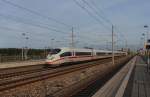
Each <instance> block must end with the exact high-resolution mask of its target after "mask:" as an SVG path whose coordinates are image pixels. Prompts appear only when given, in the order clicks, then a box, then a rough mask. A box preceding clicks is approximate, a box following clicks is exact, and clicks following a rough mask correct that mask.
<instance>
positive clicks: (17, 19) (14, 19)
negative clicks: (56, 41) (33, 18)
mask: <svg viewBox="0 0 150 97" xmlns="http://www.w3.org/2000/svg"><path fill="white" fill-rule="evenodd" d="M0 17H3V18H5V19H9V20H13V21H15V22H19V23H23V24H27V25H31V26H34V27H39V28H43V29H47V30H51V31H55V32H62V33H66V32H64V31H61V30H58V29H54V28H50V27H47V26H43V25H40V24H37V23H36V24H35V23H32V22H29V21H23V20H22V19H21V18H18V17H15V18H14V17H12V16H10V15H4V14H0Z"/></svg>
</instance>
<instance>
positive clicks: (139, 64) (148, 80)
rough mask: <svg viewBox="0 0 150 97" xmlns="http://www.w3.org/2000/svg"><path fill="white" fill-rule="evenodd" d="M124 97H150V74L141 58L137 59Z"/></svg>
mask: <svg viewBox="0 0 150 97" xmlns="http://www.w3.org/2000/svg"><path fill="white" fill-rule="evenodd" d="M123 97H150V73H148V72H147V64H146V63H145V62H144V61H143V59H142V58H141V57H137V60H136V64H135V68H134V70H133V72H132V74H131V76H130V79H129V82H128V85H127V87H126V89H125V92H124V95H123Z"/></svg>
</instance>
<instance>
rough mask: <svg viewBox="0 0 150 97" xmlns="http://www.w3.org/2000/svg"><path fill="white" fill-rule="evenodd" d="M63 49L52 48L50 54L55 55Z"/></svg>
mask: <svg viewBox="0 0 150 97" xmlns="http://www.w3.org/2000/svg"><path fill="white" fill-rule="evenodd" d="M60 51H61V49H52V50H51V51H50V52H49V54H50V55H54V54H58V53H59V52H60Z"/></svg>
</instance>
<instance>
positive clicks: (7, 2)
mask: <svg viewBox="0 0 150 97" xmlns="http://www.w3.org/2000/svg"><path fill="white" fill-rule="evenodd" d="M1 1H3V2H4V3H6V4H9V5H12V6H14V7H17V8H19V9H22V10H24V11H27V12H30V13H32V14H34V15H37V16H39V17H42V18H45V19H48V20H51V21H54V22H56V23H58V24H61V25H64V26H66V27H69V28H71V27H72V26H70V25H68V24H66V23H64V22H61V21H59V20H57V19H54V18H52V17H49V16H45V15H43V14H41V13H39V12H37V11H34V10H31V9H29V8H26V7H23V6H21V5H19V4H15V3H13V2H10V1H9V0H1Z"/></svg>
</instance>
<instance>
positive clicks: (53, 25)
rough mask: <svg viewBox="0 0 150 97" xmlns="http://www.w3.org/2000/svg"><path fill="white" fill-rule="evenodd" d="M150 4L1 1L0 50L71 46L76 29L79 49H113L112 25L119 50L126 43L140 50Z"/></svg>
mask: <svg viewBox="0 0 150 97" xmlns="http://www.w3.org/2000/svg"><path fill="white" fill-rule="evenodd" d="M84 1H86V2H88V4H90V6H92V7H93V8H94V9H95V10H96V12H97V13H98V14H99V16H98V15H97V14H96V13H95V12H94V11H93V10H92V9H91V8H90V7H89V6H88V5H87V4H86V3H85V2H84ZM76 2H78V3H79V4H80V5H81V6H82V7H80V6H79V5H78V4H77V3H76ZM16 5H19V7H18V6H17V7H16ZM149 5H150V0H0V48H15V47H18V48H21V47H24V46H28V47H29V48H45V47H65V46H70V44H71V31H72V27H73V28H74V29H73V32H74V43H75V46H76V47H85V46H87V47H94V48H103V49H104V48H106V47H107V48H110V47H111V24H113V25H114V33H115V35H114V38H115V48H117V47H118V48H122V47H125V41H127V45H128V47H130V48H137V47H138V48H140V47H142V40H141V37H142V33H146V31H147V29H145V28H144V25H150V24H149V22H150V19H149V17H150V12H149V9H150V6H149ZM20 6H21V8H20ZM83 7H84V8H86V9H87V10H88V11H89V12H90V14H89V13H88V12H87V11H85V10H84V8H83ZM23 8H25V9H23ZM28 9H29V10H32V12H31V11H29V10H28ZM91 15H92V16H94V18H93V17H92V16H91ZM95 18H96V19H95ZM97 19H98V20H99V21H98V20H97ZM109 22H111V23H109ZM22 33H26V35H25V36H23V35H22ZM25 37H28V38H29V39H28V40H27V39H25Z"/></svg>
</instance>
